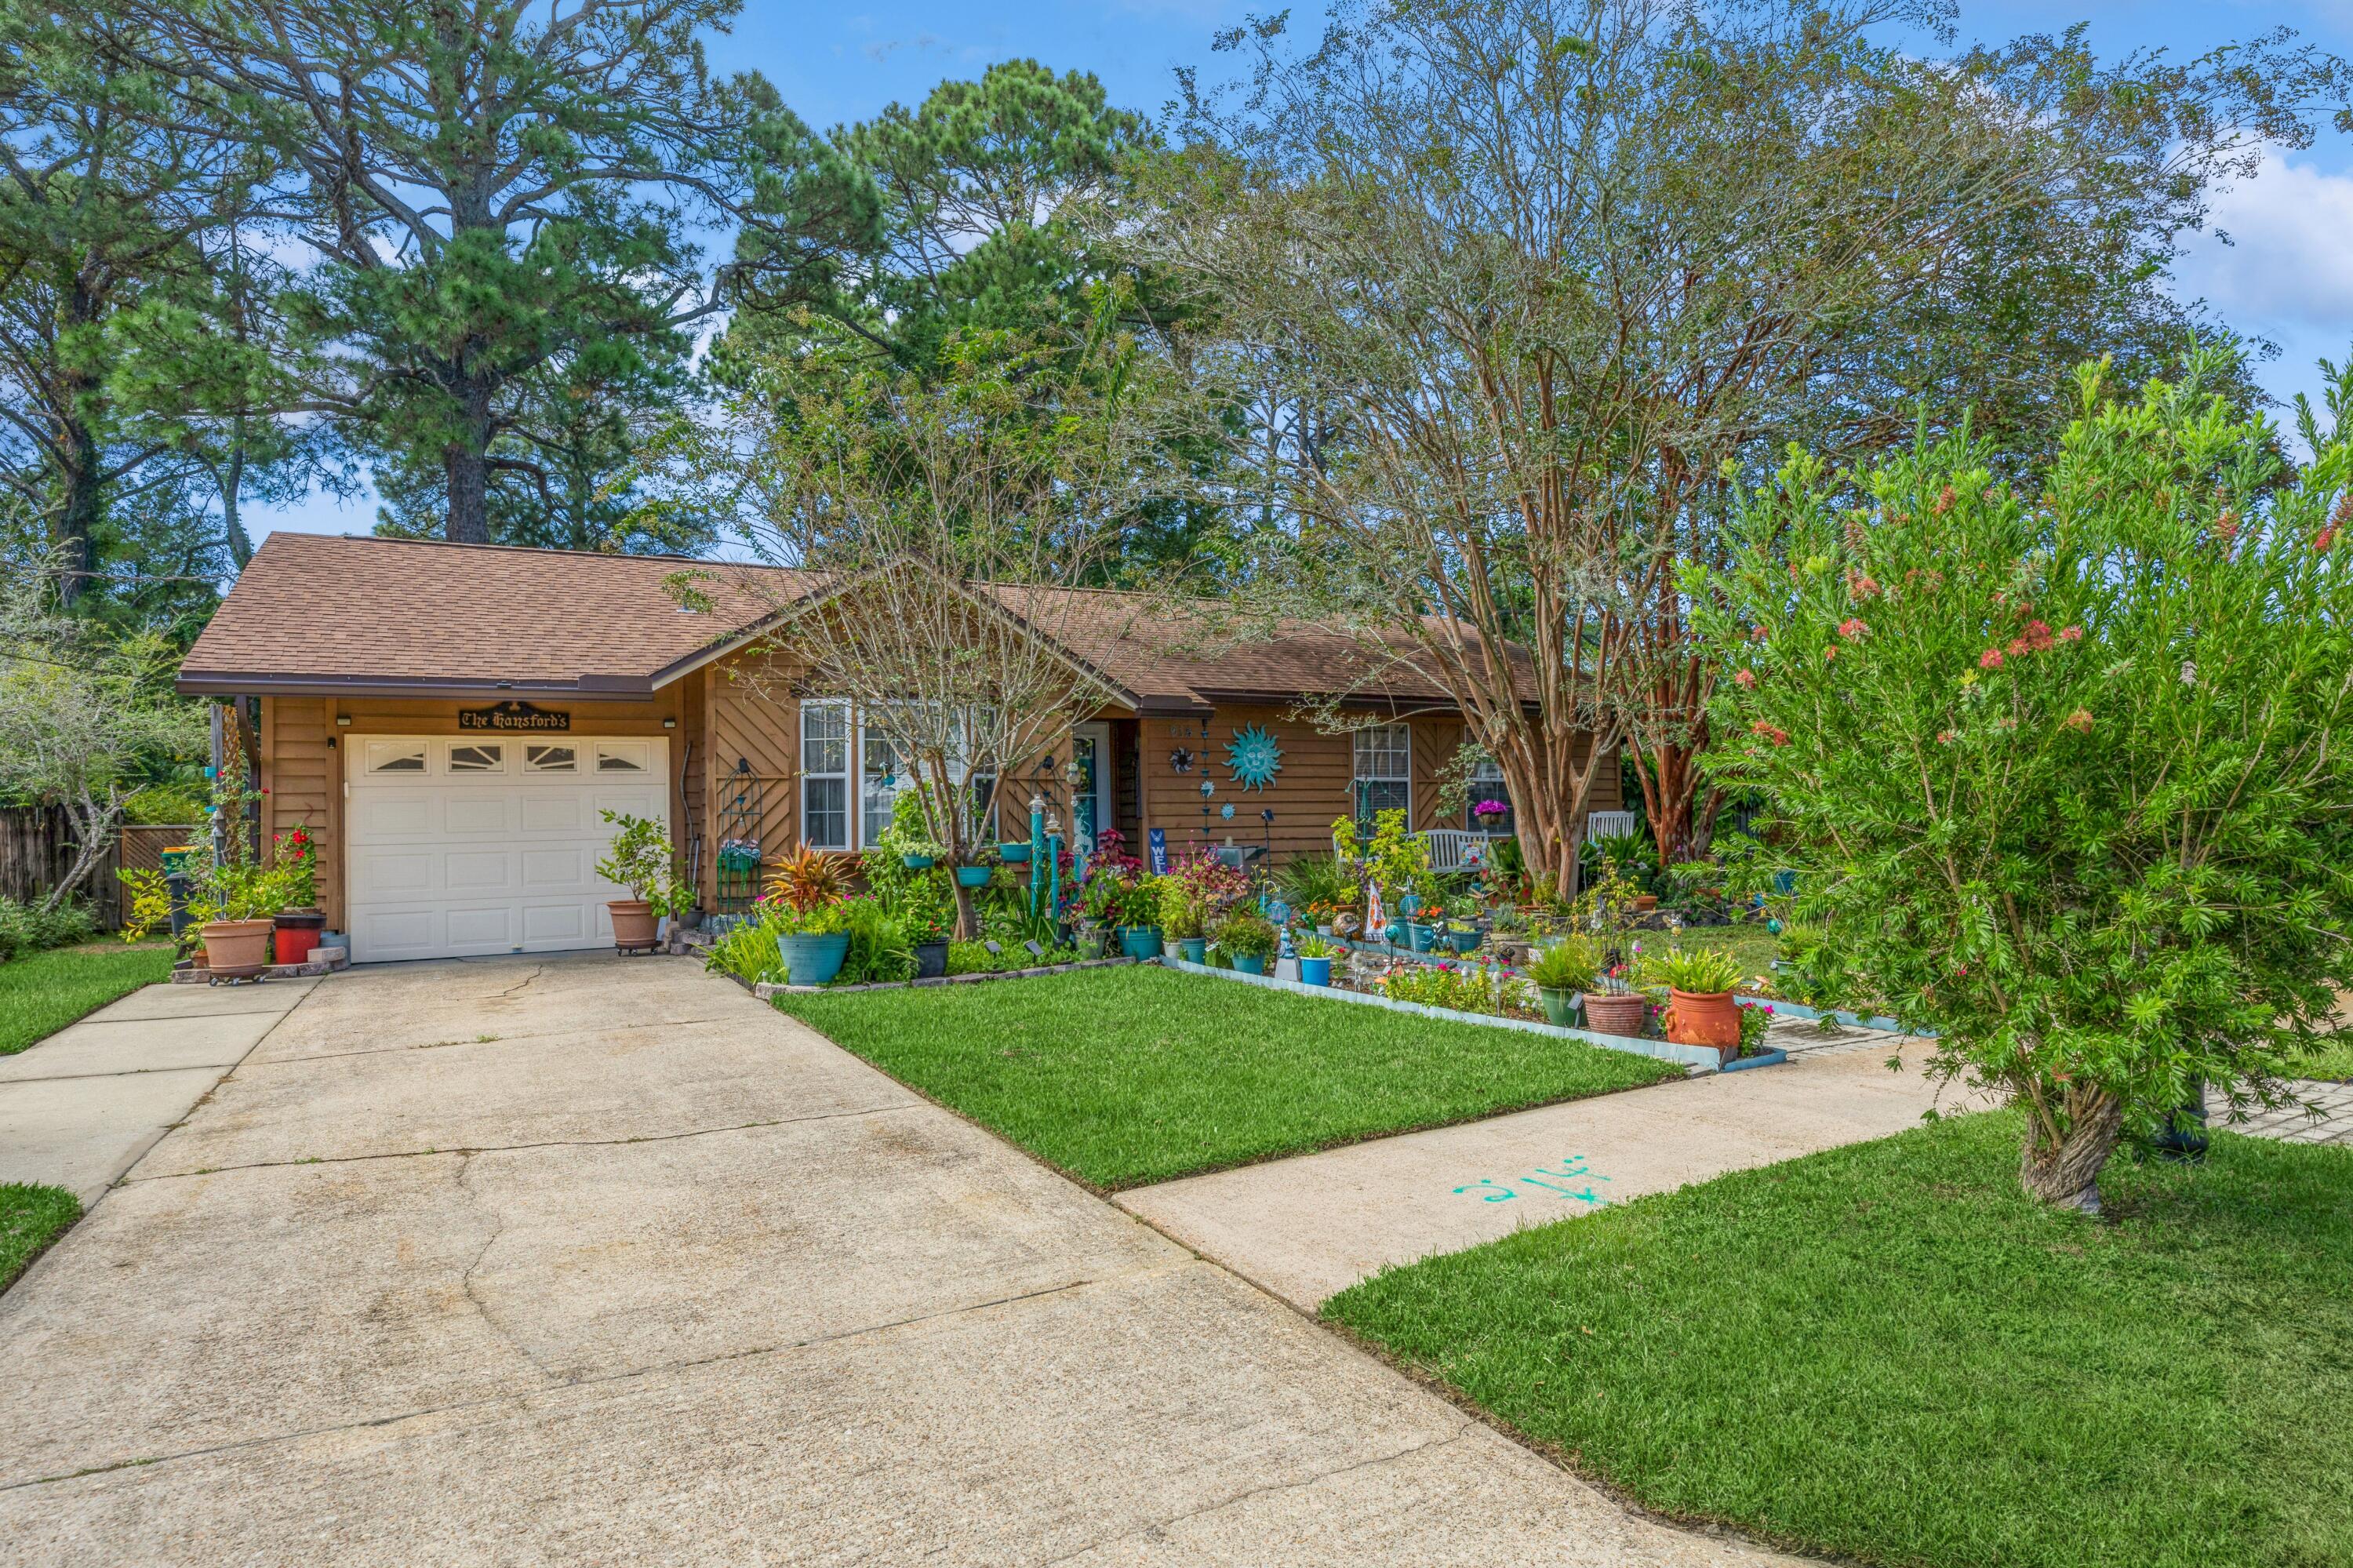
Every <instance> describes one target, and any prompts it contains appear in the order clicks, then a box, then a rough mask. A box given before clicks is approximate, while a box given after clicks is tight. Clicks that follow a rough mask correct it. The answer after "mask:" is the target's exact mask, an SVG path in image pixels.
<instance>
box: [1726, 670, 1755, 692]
mask: <svg viewBox="0 0 2353 1568" xmlns="http://www.w3.org/2000/svg"><path fill="white" fill-rule="evenodd" d="M1732 683H1733V684H1734V685H1736V686H1738V687H1739V688H1740V689H1741V690H1742V691H1744V692H1746V691H1753V690H1755V689H1756V685H1757V672H1756V671H1754V670H1735V671H1734V672H1733V673H1732Z"/></svg>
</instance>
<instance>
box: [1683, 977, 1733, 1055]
mask: <svg viewBox="0 0 2353 1568" xmlns="http://www.w3.org/2000/svg"><path fill="white" fill-rule="evenodd" d="M1667 1000H1668V1001H1670V1002H1672V1004H1673V1005H1672V1008H1671V1009H1670V1010H1669V1012H1668V1013H1667V1038H1668V1039H1670V1040H1672V1041H1673V1042H1674V1043H1675V1044H1678V1045H1713V1046H1715V1048H1716V1049H1717V1050H1718V1051H1721V1052H1722V1053H1724V1054H1725V1056H1726V1057H1727V1058H1728V1057H1731V1056H1736V1055H1737V1054H1739V1052H1740V1004H1739V1003H1738V1002H1736V1001H1734V1000H1733V999H1732V992H1730V991H1669V992H1668V993H1667Z"/></svg>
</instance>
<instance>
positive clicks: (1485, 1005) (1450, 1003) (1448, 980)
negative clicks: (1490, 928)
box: [1380, 964, 1525, 1013]
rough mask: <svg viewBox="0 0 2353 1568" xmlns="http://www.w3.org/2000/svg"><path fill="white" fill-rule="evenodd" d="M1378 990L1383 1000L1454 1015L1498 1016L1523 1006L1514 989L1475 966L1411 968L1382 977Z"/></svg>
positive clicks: (1422, 966) (1416, 966)
mask: <svg viewBox="0 0 2353 1568" xmlns="http://www.w3.org/2000/svg"><path fill="white" fill-rule="evenodd" d="M1380 988H1381V994H1382V995H1383V996H1390V997H1395V998H1396V999H1397V1000H1398V1001H1418V1002H1419V1003H1421V1004H1422V1005H1423V1006H1424V1007H1447V1008H1451V1009H1453V1010H1454V1011H1455V1012H1493V1013H1501V1012H1504V1010H1505V1007H1506V1004H1507V1003H1514V1004H1518V1005H1525V1003H1524V1002H1522V1001H1520V999H1519V998H1518V995H1517V991H1516V988H1515V987H1514V986H1512V985H1510V984H1509V983H1504V982H1498V981H1497V980H1495V979H1494V978H1493V977H1491V976H1490V975H1489V974H1488V973H1487V971H1486V970H1485V969H1480V968H1478V967H1476V966H1475V965H1474V966H1472V967H1470V968H1465V969H1452V968H1447V967H1440V966H1436V965H1422V964H1415V965H1412V966H1409V967H1408V968H1406V969H1398V970H1396V971H1395V972H1393V973H1391V974H1388V975H1385V976H1383V977H1382V979H1381V981H1380Z"/></svg>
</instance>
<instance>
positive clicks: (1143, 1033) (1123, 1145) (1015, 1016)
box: [776, 965, 1683, 1188]
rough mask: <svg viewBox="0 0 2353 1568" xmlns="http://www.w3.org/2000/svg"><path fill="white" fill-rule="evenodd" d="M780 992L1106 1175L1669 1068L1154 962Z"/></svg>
mask: <svg viewBox="0 0 2353 1568" xmlns="http://www.w3.org/2000/svg"><path fill="white" fill-rule="evenodd" d="M776 1005H777V1006H778V1007H780V1008H782V1009H783V1010H784V1011H786V1012H789V1013H791V1014H793V1015H794V1016H795V1017H797V1018H801V1019H805V1020H807V1022H809V1023H810V1024H812V1025H813V1026H815V1027H816V1028H818V1030H821V1031H822V1032H824V1033H826V1034H828V1035H829V1036H830V1037H832V1038H833V1039H834V1040H835V1041H837V1042H839V1044H841V1045H842V1046H843V1047H845V1048H846V1049H848V1050H850V1051H852V1052H855V1053H856V1054H859V1055H860V1056H863V1057H865V1058H866V1059H867V1060H868V1061H870V1062H871V1063H873V1064H874V1065H876V1066H878V1067H881V1069H882V1070H883V1071H884V1072H886V1073H889V1074H891V1075H892V1076H893V1077H896V1078H898V1079H900V1080H902V1082H904V1083H907V1084H911V1085H913V1086H914V1087H916V1088H918V1089H921V1090H922V1091H923V1093H925V1094H927V1095H930V1096H931V1097H934V1099H937V1100H940V1101H942V1102H943V1103H944V1104H946V1105H950V1106H953V1107H955V1108H956V1109H958V1110H960V1111H963V1112H964V1113H965V1115H967V1116H969V1117H971V1118H974V1119H975V1120H976V1121H979V1122H981V1123H983V1124H985V1125H987V1126H988V1127H991V1128H996V1129H997V1131H998V1132H1001V1133H1003V1134H1004V1135H1005V1136H1006V1137H1008V1138H1009V1139H1013V1140H1014V1141H1015V1142H1016V1143H1018V1144H1020V1145H1021V1146H1022V1147H1023V1148H1025V1149H1028V1150H1030V1151H1032V1152H1033V1153H1036V1154H1039V1155H1041V1156H1043V1157H1044V1158H1045V1159H1047V1160H1050V1161H1052V1162H1053V1163H1054V1164H1055V1165H1057V1166H1059V1167H1060V1168H1061V1169H1062V1170H1064V1171H1070V1172H1071V1173H1072V1174H1073V1175H1075V1176H1078V1177H1079V1178H1080V1179H1082V1180H1083V1181H1091V1182H1092V1183H1094V1184H1095V1185H1096V1186H1098V1187H1103V1188H1119V1187H1136V1186H1142V1185H1144V1184H1145V1183H1147V1182H1152V1181H1166V1180H1168V1179H1169V1178H1171V1177H1175V1176H1183V1175H1187V1174H1189V1173H1191V1172H1195V1171H1215V1170H1219V1169H1221V1168H1223V1167H1226V1166H1229V1165H1241V1164H1246V1163H1248V1162H1250V1161H1251V1160H1266V1159H1271V1158H1272V1157H1274V1156H1277V1155H1283V1154H1303V1153H1305V1152H1307V1151H1308V1150H1315V1149H1325V1148H1329V1147H1330V1146H1332V1145H1334V1144H1337V1143H1348V1142H1353V1141H1354V1140H1356V1139H1362V1138H1369V1137H1373V1136H1375V1135H1377V1134H1380V1133H1390V1132H1402V1131H1405V1130H1407V1129H1409V1128H1420V1127H1436V1126H1439V1125H1441V1124H1443V1123H1446V1122H1453V1121H1463V1120H1467V1119H1469V1118H1474V1117H1482V1116H1493V1115H1494V1114H1496V1113H1498V1112H1501V1111H1508V1110H1518V1109H1521V1108H1523V1107H1528V1106H1536V1105H1545V1104H1547V1103H1549V1102H1551V1101H1554V1100H1569V1099H1577V1098H1579V1097H1584V1096H1587V1095H1598V1094H1604V1093H1607V1092H1609V1091H1610V1090H1612V1089H1623V1088H1631V1087H1633V1086H1637V1085H1641V1084H1652V1083H1658V1082H1660V1081H1662V1080H1663V1079H1667V1078H1672V1077H1677V1076H1680V1075H1682V1072H1683V1069H1682V1067H1680V1066H1679V1065H1675V1064H1673V1063H1669V1062H1660V1061H1656V1060H1654V1059H1652V1058H1651V1057H1647V1056H1636V1055H1631V1054H1627V1053H1625V1052H1622V1051H1610V1050H1606V1049H1603V1048H1601V1047H1599V1046H1588V1045H1583V1044H1577V1043H1575V1042H1572V1041H1564V1040H1557V1039H1551V1038H1547V1037H1546V1036H1544V1035H1539V1034H1532V1033H1523V1032H1520V1031H1517V1030H1509V1029H1489V1028H1482V1027H1480V1026H1479V1025H1477V1024H1470V1023H1451V1022H1441V1021H1439V1020H1436V1019H1429V1018H1420V1017H1416V1016H1414V1015H1412V1014H1409V1013H1398V1012H1384V1011H1382V1010H1381V1009H1378V1008H1372V1007H1362V1006H1357V1005H1356V1004H1353V1003H1349V1002H1342V1001H1314V1000H1312V999H1310V998H1307V997H1303V996H1293V995H1290V994H1287V993H1285V992H1282V991H1265V990H1261V989H1260V988H1258V987H1255V986H1244V985H1238V984H1235V983H1234V982H1232V981H1230V980H1210V979H1208V978H1205V977H1203V976H1199V975H1184V974H1178V973H1176V972H1175V971H1173V970H1169V969H1162V968H1160V967H1159V966H1157V965H1142V966H1137V967H1134V968H1125V969H1080V970H1076V971H1073V972H1071V973H1069V974H1062V975H1053V976H1048V977H1044V978H1041V979H1038V980H999V981H995V982H991V983H987V984H982V985H952V986H935V987H923V988H919V989H913V990H906V991H861V992H857V993H854V994H851V995H848V996H780V997H778V998H777V999H776Z"/></svg>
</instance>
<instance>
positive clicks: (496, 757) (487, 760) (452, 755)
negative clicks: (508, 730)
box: [449, 746, 506, 773]
mask: <svg viewBox="0 0 2353 1568" xmlns="http://www.w3.org/2000/svg"><path fill="white" fill-rule="evenodd" d="M449 771H450V772H452V773H503V772H504V771H506V749H505V747H497V746H453V747H450V748H449Z"/></svg>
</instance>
